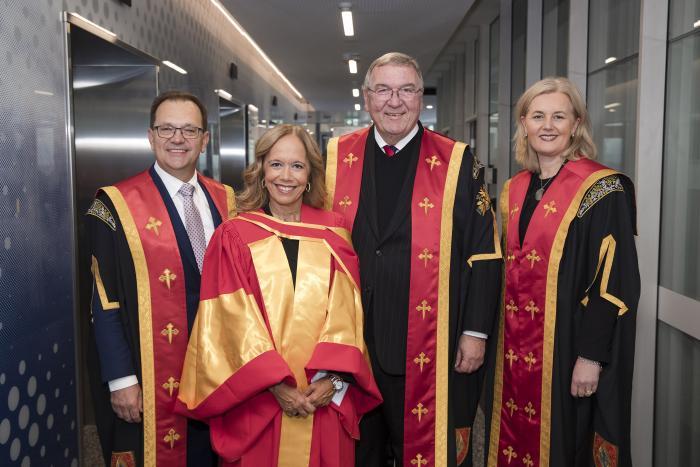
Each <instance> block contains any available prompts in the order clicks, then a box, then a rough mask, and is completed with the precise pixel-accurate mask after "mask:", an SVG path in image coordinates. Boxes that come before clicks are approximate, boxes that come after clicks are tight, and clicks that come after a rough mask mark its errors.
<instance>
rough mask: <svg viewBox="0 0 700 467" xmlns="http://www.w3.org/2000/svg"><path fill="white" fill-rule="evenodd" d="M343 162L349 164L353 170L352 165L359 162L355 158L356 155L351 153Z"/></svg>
mask: <svg viewBox="0 0 700 467" xmlns="http://www.w3.org/2000/svg"><path fill="white" fill-rule="evenodd" d="M343 162H345V163H346V164H348V167H350V168H352V163H353V162H357V157H355V154H353V153H350V154H348V155H347V156H346V157H345V159H343Z"/></svg>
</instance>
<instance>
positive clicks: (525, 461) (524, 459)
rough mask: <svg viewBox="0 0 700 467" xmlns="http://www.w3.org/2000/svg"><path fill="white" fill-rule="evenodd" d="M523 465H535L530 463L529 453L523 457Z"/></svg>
mask: <svg viewBox="0 0 700 467" xmlns="http://www.w3.org/2000/svg"><path fill="white" fill-rule="evenodd" d="M523 464H525V465H527V467H532V466H533V465H535V463H534V462H533V461H532V457H531V456H530V453H527V454H525V457H523Z"/></svg>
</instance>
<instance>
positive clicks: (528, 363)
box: [523, 352, 537, 371]
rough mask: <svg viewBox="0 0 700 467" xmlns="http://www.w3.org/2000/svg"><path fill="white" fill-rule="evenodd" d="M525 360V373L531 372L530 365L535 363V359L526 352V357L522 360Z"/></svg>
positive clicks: (531, 354)
mask: <svg viewBox="0 0 700 467" xmlns="http://www.w3.org/2000/svg"><path fill="white" fill-rule="evenodd" d="M523 360H525V363H527V371H532V365H533V364H534V363H537V359H536V358H535V355H534V354H533V353H532V352H528V353H527V355H525V357H524V358H523Z"/></svg>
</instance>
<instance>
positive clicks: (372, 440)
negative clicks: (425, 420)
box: [355, 351, 406, 467]
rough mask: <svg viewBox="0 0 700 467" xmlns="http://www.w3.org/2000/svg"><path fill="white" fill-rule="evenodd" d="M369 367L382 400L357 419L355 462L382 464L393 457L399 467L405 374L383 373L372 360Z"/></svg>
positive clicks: (362, 466) (359, 464)
mask: <svg viewBox="0 0 700 467" xmlns="http://www.w3.org/2000/svg"><path fill="white" fill-rule="evenodd" d="M371 354H372V352H371V351H370V356H371ZM372 360H375V359H372ZM372 369H373V372H374V379H375V380H376V381H377V386H378V387H379V391H380V392H381V393H382V397H383V398H384V403H383V404H382V405H380V406H379V407H377V408H376V409H374V410H372V411H371V412H369V413H367V414H365V415H364V416H363V417H362V420H361V421H360V442H359V443H358V444H357V449H356V451H355V465H356V466H357V467H386V466H387V465H389V466H391V465H392V460H393V461H395V462H396V465H397V466H402V465H403V417H404V392H405V389H406V376H405V375H398V376H397V375H389V374H387V373H384V371H382V369H381V367H380V366H379V364H378V363H377V362H376V361H373V362H372Z"/></svg>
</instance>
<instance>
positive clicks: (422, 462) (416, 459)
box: [411, 156, 435, 467]
mask: <svg viewBox="0 0 700 467" xmlns="http://www.w3.org/2000/svg"><path fill="white" fill-rule="evenodd" d="M433 157H435V156H433ZM427 463H428V461H427V460H425V459H423V456H422V455H421V454H416V457H414V458H413V459H411V464H413V465H417V466H418V467H420V466H421V465H425V464H427Z"/></svg>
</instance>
